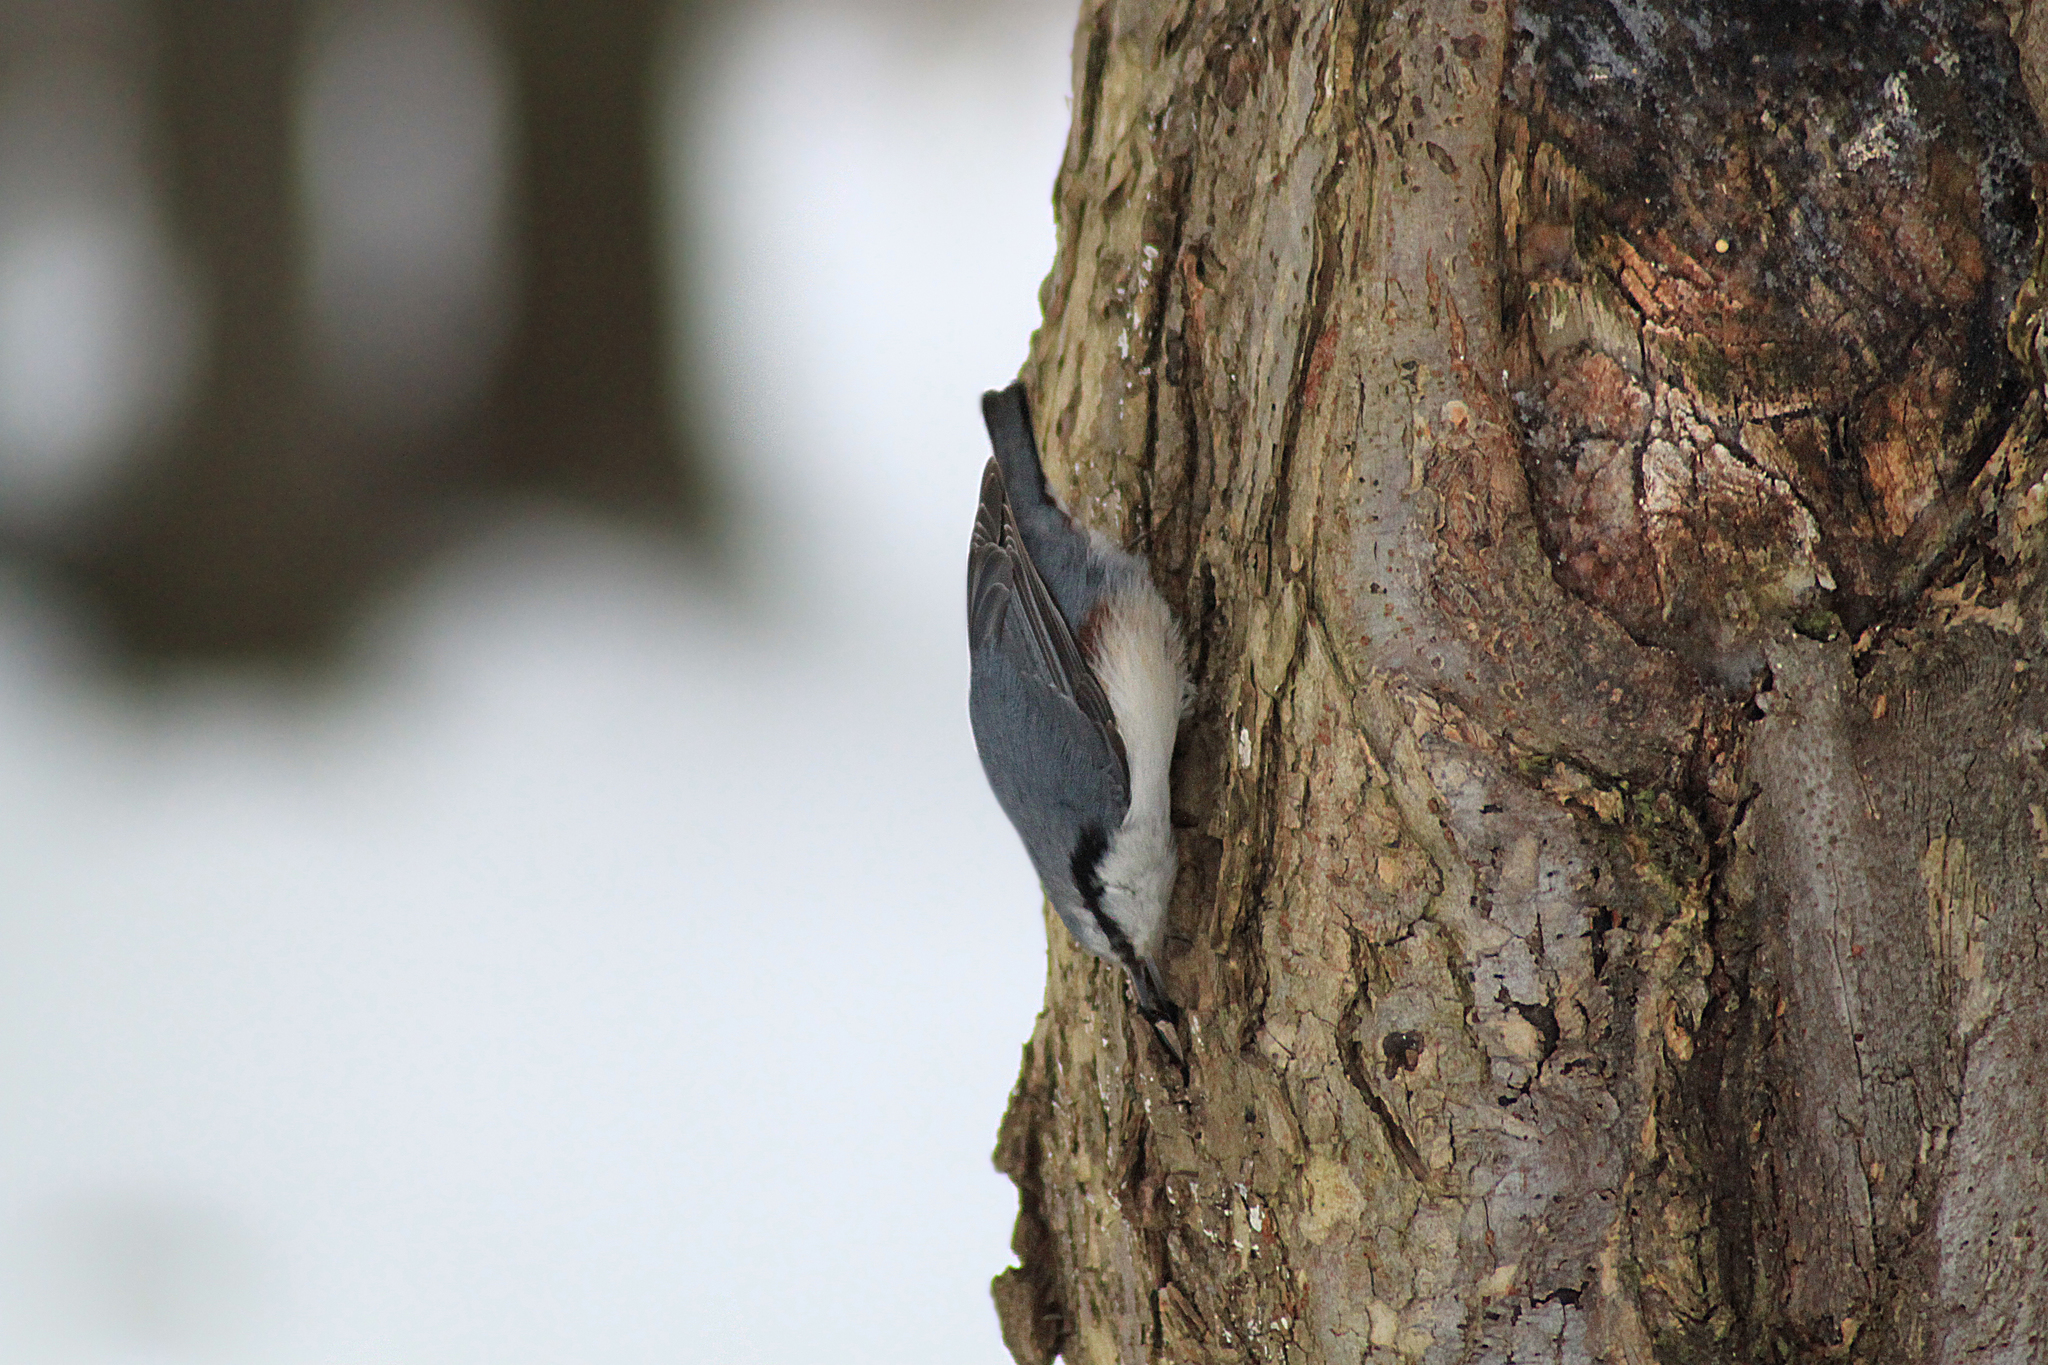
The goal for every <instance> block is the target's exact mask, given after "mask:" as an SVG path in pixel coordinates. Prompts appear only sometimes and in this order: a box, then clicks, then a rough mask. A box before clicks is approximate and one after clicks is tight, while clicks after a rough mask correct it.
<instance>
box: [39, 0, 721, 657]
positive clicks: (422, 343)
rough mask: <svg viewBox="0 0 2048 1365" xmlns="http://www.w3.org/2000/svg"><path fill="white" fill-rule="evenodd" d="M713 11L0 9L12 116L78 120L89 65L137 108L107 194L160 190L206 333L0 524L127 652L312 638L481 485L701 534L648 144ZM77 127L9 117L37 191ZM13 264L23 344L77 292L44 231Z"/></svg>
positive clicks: (199, 653) (378, 6)
mask: <svg viewBox="0 0 2048 1365" xmlns="http://www.w3.org/2000/svg"><path fill="white" fill-rule="evenodd" d="M710 8H711V7H710V6H708V5H706V4H702V3H697V0H691V2H690V3H686V4H684V5H681V6H677V5H672V4H667V3H661V2H660V0H621V2H620V3H610V4H604V5H579V4H573V3H566V0H501V2H500V3H497V4H476V5H471V4H465V3H460V2H459V0H342V2H341V3H336V4H331V5H315V4H307V3H299V2H298V0H146V3H140V4H137V5H132V6H130V5H122V4H116V3H111V0H109V2H108V3H93V4H83V5H78V4H63V3H56V0H10V2H9V3H5V4H0V33H4V36H5V38H6V42H5V44H4V49H0V50H4V51H5V52H7V53H8V54H9V55H8V56H7V57H6V58H5V59H0V84H4V85H5V86H6V87H7V88H8V89H9V90H28V91H30V92H31V94H32V95H35V98H24V99H20V100H14V101H11V102H10V103H9V104H8V105H7V106H5V107H8V108H14V107H16V106H19V108H18V109H17V112H18V113H19V112H21V110H25V111H26V112H25V113H22V116H21V117H20V118H18V119H17V120H16V123H17V126H18V127H26V128H30V131H31V132H33V127H32V125H34V126H40V125H38V124H37V119H38V118H39V117H40V118H41V119H42V122H43V123H45V124H52V125H53V126H56V127H58V128H59V131H60V134H61V130H62V128H63V127H65V126H70V125H67V124H66V123H65V120H66V119H67V118H70V119H72V121H73V123H77V122H78V120H79V119H80V118H82V119H84V121H85V122H90V119H91V117H92V115H91V112H90V109H89V108H88V109H86V112H85V113H84V114H80V113H79V110H78V109H74V108H73V107H72V104H67V103H66V102H67V101H71V102H72V103H74V104H75V103H77V100H78V96H77V95H76V94H75V92H74V91H73V90H72V89H71V88H70V87H71V86H73V85H75V84H76V83H77V81H78V80H79V79H82V78H84V77H82V76H81V74H80V73H85V76H90V75H92V74H93V73H99V74H100V75H101V76H105V75H106V73H109V72H111V73H113V84H114V85H115V86H116V87H117V89H116V93H115V95H114V96H113V102H114V103H115V104H119V103H120V102H121V101H122V99H124V98H126V99H129V100H131V101H132V102H133V103H134V104H136V105H138V106H139V110H138V111H136V112H135V113H134V116H133V118H132V119H131V122H132V123H133V124H134V125H135V130H136V133H135V136H134V137H133V138H131V140H139V154H138V155H136V156H135V157H134V158H133V162H132V165H131V167H130V169H131V170H132V171H134V172H137V173H139V175H140V178H141V179H142V180H143V181H144V182H145V184H144V185H141V186H131V187H128V188H126V189H125V190H122V191H120V192H121V193H123V194H126V195H129V196H135V195H143V196H148V195H150V193H151V190H152V188H153V190H154V195H155V197H157V198H158V199H160V202H161V209H160V212H161V214H162V216H163V219H164V222H163V229H164V236H165V237H166V238H167V241H168V245H169V249H170V253H171V254H170V257H169V260H170V262H171V263H172V264H175V266H177V267H178V269H180V270H181V271H182V272H183V276H184V284H185V288H186V295H187V297H188V300H189V305H190V307H189V313H190V315H191V319H192V325H191V327H190V329H189V330H190V331H191V333H192V334H193V336H194V338H195V339H194V340H193V341H192V342H191V343H190V344H189V346H188V348H187V349H188V350H189V351H190V353H191V355H190V359H189V361H188V362H187V366H186V374H185V377H184V382H183V384H182V386H178V385H173V387H181V388H182V392H181V393H180V394H179V395H178V396H177V397H176V398H175V399H168V400H165V401H164V402H163V403H162V404H161V406H162V408H163V410H164V411H163V415H162V417H161V420H159V421H157V422H156V423H155V424H154V425H151V424H149V423H137V424H135V432H134V434H133V435H132V437H131V439H129V440H127V441H126V442H125V444H123V445H122V448H121V449H120V450H118V451H117V452H116V453H114V454H112V455H105V456H103V458H104V460H105V463H106V468H105V470H104V471H102V472H101V474H100V476H99V477H98V478H97V479H96V480H93V481H91V482H92V487H91V489H90V492H89V494H88V495H81V496H76V497H73V498H71V499H69V500H68V502H67V503H66V505H65V506H64V507H63V508H62V509H61V513H60V514H50V513H48V512H47V509H46V510H45V514H43V515H31V514H30V512H31V509H30V508H29V507H28V506H27V504H26V502H21V503H17V505H16V506H14V507H11V508H10V507H8V506H7V505H6V504H7V502H8V501H10V499H9V498H8V496H7V492H8V490H7V488H6V485H5V483H4V481H0V521H4V522H5V529H4V535H5V541H6V544H7V547H8V548H9V549H10V550H11V551H12V552H13V553H14V554H15V555H16V556H17V557H18V558H21V559H25V560H27V561H28V562H30V563H33V564H36V565H40V566H45V567H48V568H51V569H54V570H55V571H56V572H57V574H58V576H59V577H60V579H61V580H62V581H64V582H66V583H68V584H70V585H72V586H73V587H75V588H77V589H80V590H82V597H83V599H84V600H85V601H87V602H89V603H91V604H92V606H93V608H94V609H95V611H96V613H97V614H98V615H99V616H100V618H101V619H102V620H103V622H104V623H105V624H106V625H107V626H109V627H110V628H111V631H112V635H113V638H114V640H115V641H116V643H117V644H118V646H119V647H120V648H121V649H122V651H123V652H124V653H125V654H126V655H127V656H128V657H129V658H131V659H132V660H136V661H140V662H149V661H160V660H168V659H176V658H201V659H207V658H212V659H222V658H270V659H284V660H304V659H309V658H318V657H319V656H321V655H323V654H326V653H328V652H331V651H332V650H333V649H334V648H335V647H336V646H337V645H338V644H339V643H340V642H341V641H342V639H343V638H344V636H345V635H346V632H347V631H348V629H349V627H350V625H351V623H352V622H353V621H354V620H355V619H356V617H357V616H358V614H359V613H360V611H361V610H362V609H363V608H364V607H365V606H366V605H368V604H369V603H370V602H371V601H372V600H373V596H374V594H375V593H376V592H377V591H378V589H379V588H380V587H381V586H383V585H386V584H388V583H390V582H392V581H393V580H394V579H395V578H397V577H398V576H400V575H402V574H403V573H405V572H406V571H407V570H409V569H411V568H412V567H414V566H416V565H417V564H419V563H420V562H422V560H423V559H424V558H425V557H426V556H427V555H429V554H431V553H432V552H433V551H434V549H435V548H436V547H437V546H439V545H441V544H443V543H445V542H446V540H447V538H448V537H449V535H450V533H451V531H452V530H453V529H454V528H455V527H457V526H458V525H459V524H460V520H461V509H462V508H463V507H464V506H465V505H466V504H467V503H468V502H470V501H471V500H472V499H473V497H474V495H476V494H479V493H487V492H492V491H513V492H518V493H523V494H538V495H541V496H545V497H553V498H561V499H568V500H572V501H574V502H577V503H581V504H585V505H588V506H591V507H594V508H597V509H600V510H602V511H603V512H605V513H607V514H616V515H623V516H627V517H630V518H632V519H633V520H635V521H638V522H640V523H643V524H646V525H649V526H653V527H658V528H663V529H665V530H667V531H669V532H672V533H675V534H677V535H679V536H684V537H696V536H697V535H698V533H701V532H702V531H704V530H705V528H706V526H707V524H708V512H707V508H708V505H709V493H708V489H707V481H706V479H705V477H704V475H703V462H702V460H701V459H700V458H699V456H698V454H697V452H696V451H695V450H694V449H693V448H692V447H691V445H690V443H689V442H688V441H687V440H685V439H684V438H683V436H682V434H681V431H682V423H681V421H680V415H681V404H680V402H679V395H678V394H677V392H676V377H677V374H678V367H677V366H676V364H675V363H674V360H673V354H674V352H675V349H676V342H677V327H678V324H677V321H676V317H675V310H674V309H673V308H672V305H673V303H674V301H675V299H676V294H675V291H674V286H673V282H672V281H671V280H670V279H668V274H669V272H668V271H666V270H665V269H664V268H663V266H664V251H663V245H662V241H663V239H662V226H661V221H660V215H659V214H658V208H659V194H658V183H659V182H658V175H657V165H656V162H655V152H656V146H657V133H658V130H659V119H660V114H661V107H660V106H661V100H660V95H661V93H662V91H663V88H664V87H663V79H662V78H663V77H664V76H665V75H666V71H665V69H664V65H665V63H664V58H665V57H667V56H668V55H670V54H672V53H674V52H675V51H677V50H678V48H679V46H686V45H687V44H688V43H689V41H690V34H691V32H692V31H693V29H694V26H695V25H697V24H699V23H700V22H701V21H702V18H703V17H704V15H705V14H706V13H707V12H708V10H709V9H710ZM124 76H125V77H126V78H127V79H128V80H129V81H130V82H131V83H132V85H133V86H134V89H135V90H137V91H139V92H140V94H139V96H138V95H134V94H132V93H130V94H126V95H124V94H122V93H121V92H120V91H119V89H118V87H119V85H120V78H121V77H124ZM102 83H103V84H104V83H105V82H104V81H102ZM37 92H40V93H39V94H38V93H37ZM38 101H40V102H38ZM87 104H88V105H89V104H90V101H87ZM80 107H81V108H84V107H85V106H80ZM67 110H69V111H70V112H69V113H67V112H66V111H67ZM52 111H55V112H52ZM74 116H77V117H74ZM67 136H69V135H68V134H63V135H57V136H54V138H53V139H46V140H45V141H46V143H47V144H48V145H45V146H41V147H38V146H36V145H32V144H34V141H35V139H34V138H33V137H28V138H27V139H26V143H27V144H31V145H26V146H25V149H24V150H22V154H21V155H20V156H18V157H16V158H15V160H16V161H17V162H20V163H22V166H23V167H26V170H25V171H24V175H25V176H26V177H27V178H26V181H22V177H17V181H21V182H22V184H23V185H24V187H25V188H26V189H27V190H28V191H30V192H31V194H32V192H33V190H34V188H35V174H36V173H39V172H36V167H38V166H41V167H43V168H44V170H45V171H47V168H48V166H49V165H60V164H61V163H63V162H64V161H65V160H66V159H67V155H68V153H67V150H66V149H67V148H68V147H69V146H70V143H69V142H67V141H66V137H67ZM9 140H10V139H9V136H8V134H7V132H6V131H5V130H4V129H0V142H7V141H9ZM74 140H75V139H74ZM11 141H12V142H13V143H14V144H17V146H20V145H22V144H24V138H22V137H15V138H12V139H11ZM5 162H6V158H5V156H4V154H0V172H4V171H5V169H6V165H5ZM45 179H47V175H45ZM6 194H7V191H6V190H0V196H4V195H6ZM21 197H22V195H21V194H20V192H19V191H17V192H16V193H15V195H14V198H15V199H16V200H17V202H18V201H19V200H20V199H21ZM15 217H16V219H21V220H23V221H28V219H24V218H23V215H22V214H16V215H15ZM29 218H30V219H32V218H33V215H29ZM55 221H56V222H57V224H58V226H57V227H55V228H53V229H51V231H53V232H55V233H57V234H59V236H60V237H61V235H62V234H63V233H65V232H70V231H76V230H77V223H76V222H75V221H73V220H65V219H62V218H61V217H60V218H59V219H57V220H55ZM46 226H47V225H46ZM46 235H47V234H46ZM45 254H46V256H47V257H48V258H49V259H54V260H67V259H71V257H70V256H68V255H66V248H65V245H64V243H63V242H62V241H61V240H58V241H56V242H54V243H52V245H51V249H50V250H49V251H48V252H46V253H45ZM93 259H97V258H87V263H88V265H90V263H91V260H93ZM158 264H159V265H162V264H163V262H159V263H158ZM13 268H14V273H15V275H16V276H21V277H23V278H22V279H21V281H20V288H19V289H18V290H17V291H16V292H17V293H25V295H26V296H28V297H32V298H45V296H46V295H48V296H49V297H48V298H47V299H46V300H45V301H46V305H47V306H46V307H45V309H44V312H43V314H41V315H40V317H39V316H38V315H37V314H36V313H35V310H34V309H32V308H31V309H28V310H26V311H25V312H23V313H21V314H20V315H19V318H18V320H17V322H16V324H15V327H14V331H15V332H16V333H17V334H18V335H17V337H16V340H17V350H18V351H25V352H26V353H27V354H28V355H30V357H31V358H32V357H33V355H34V352H35V350H36V348H38V347H41V346H42V345H44V344H45V338H46V336H47V335H48V334H49V333H51V332H53V331H61V330H62V329H64V328H66V327H69V326H71V325H72V324H73V322H74V321H76V319H75V317H74V316H73V315H74V314H75V313H76V312H77V309H78V305H77V303H76V302H75V301H73V302H71V303H69V304H67V303H66V302H65V301H64V298H63V296H62V295H61V293H59V294H55V295H51V294H50V292H49V291H50V286H51V284H52V278H53V277H52V276H51V273H50V270H49V268H48V267H47V266H45V265H42V264H39V258H37V257H36V256H35V255H34V253H29V254H27V255H26V256H24V255H22V254H21V253H19V252H17V253H16V259H15V262H14V267H13ZM85 273H86V274H87V275H88V276H90V275H91V270H90V269H87V270H86V272H85ZM30 276H33V277H34V278H30ZM38 291H41V292H38ZM171 293H172V295H173V296H174V295H175V290H173V291H171ZM4 302H5V301H4V299H0V307H4ZM112 312H113V314H114V316H115V317H117V318H118V317H119V316H120V312H121V310H120V309H119V308H115V309H113V310H112ZM109 344H111V343H109ZM131 344H133V345H142V344H144V343H142V342H133V343H131ZM60 349H61V348H60ZM88 349H89V348H88ZM103 349H104V348H103ZM51 363H52V364H54V363H55V361H52V362H51ZM17 368H20V367H19V366H17ZM31 368H32V367H31ZM172 368H175V366H173V367H172ZM166 382H169V381H166ZM17 387H22V385H21V384H18V385H17ZM27 387H28V388H30V389H31V390H32V389H33V387H34V386H33V385H32V384H30V385H28V386H27ZM23 401H24V402H25V403H27V404H28V405H29V406H31V407H33V405H34V403H35V401H36V398H35V394H34V393H33V392H32V391H31V392H29V393H28V394H26V395H25V396H24V400H23ZM109 401H111V400H109ZM19 454H20V453H19V452H18V451H13V452H11V451H4V450H0V461H5V460H6V459H8V458H16V457H19Z"/></svg>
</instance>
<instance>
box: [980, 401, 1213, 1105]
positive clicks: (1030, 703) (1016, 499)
mask: <svg viewBox="0 0 2048 1365" xmlns="http://www.w3.org/2000/svg"><path fill="white" fill-rule="evenodd" d="M981 415H982V420H983V421H985V422H986V423H987V424H988V434H989V440H990V442H991V443H992V444H993V445H994V446H995V457H994V458H993V459H991V460H990V461H989V462H988V468H987V469H985V470H984V471H983V472H982V476H981V506H980V507H979V509H977V510H976V512H975V515H974V538H973V540H972V542H970V544H969V546H968V551H967V646H968V655H969V658H970V660H971V663H972V681H971V682H970V683H969V684H968V693H967V711H968V715H969V717H970V719H971V720H972V721H973V724H974V744H975V747H976V748H977V749H979V750H980V751H981V766H982V770H983V771H984V772H986V773H987V774H988V784H989V786H991V787H992V788H994V789H995V794H996V800H997V801H998V802H1000V803H1001V805H1002V808H1003V813H1004V814H1006V815H1008V816H1009V817H1010V823H1011V824H1013V825H1015V826H1016V827H1017V833H1018V834H1019V835H1020V836H1021V837H1022V838H1023V840H1024V848H1025V851H1026V852H1028V853H1029V854H1030V855H1031V863H1032V866H1033V867H1035V868H1036V869H1037V870H1038V879H1039V881H1040V883H1041V884H1043V886H1044V888H1045V895H1046V898H1047V899H1048V900H1050V901H1051V902H1052V907H1053V909H1054V910H1056V911H1058V912H1059V917H1060V918H1061V919H1062V920H1063V921H1065V923H1066V926H1067V929H1068V930H1069V932H1071V933H1072V934H1073V936H1074V938H1075V940H1076V941H1077V942H1078V943H1080V945H1081V946H1082V947H1083V948H1086V949H1087V950H1088V951H1089V952H1091V953H1093V954H1095V955H1096V956H1097V957H1100V958H1103V959H1106V960H1107V961H1110V962H1114V963H1117V964H1119V965H1120V966H1122V967H1123V969H1124V970H1125V971H1126V972H1128V973H1129V974H1130V978H1131V989H1132V991H1133V993H1134V994H1135V995H1136V996H1137V1001H1138V1009H1139V1011H1140V1012H1141V1013H1142V1014H1143V1015H1144V1016H1145V1018H1146V1020H1147V1021H1148V1022H1150V1023H1151V1024H1152V1026H1153V1030H1154V1032H1155V1033H1158V1029H1159V1025H1160V1024H1161V1023H1162V1022H1165V1023H1175V1024H1177V1023H1178V1022H1179V1020H1180V1010H1179V1009H1178V1008H1177V1007H1176V1006H1175V1005H1174V1003H1173V1001H1172V999H1171V998H1169V997H1168V995H1167V993H1166V987H1165V984H1164V982H1163V980H1162V979H1161V976H1160V971H1159V950H1160V947H1161V945H1162V943H1163V941H1164V939H1165V936H1166V902H1167V898H1168V897H1169V896H1170V895H1171V894H1172V892H1173V874H1174V868H1175V865H1176V860H1175V854H1174V844H1173V826H1172V824H1171V822H1170V820H1169V818H1168V802H1167V780H1168V772H1167V770H1168V768H1169V767H1170V766H1171V764H1172V762H1173V742H1174V736H1175V735H1176V733H1177V732H1178V731H1179V729H1180V717H1181V711H1182V709H1183V708H1184V705H1185V702H1186V697H1187V692H1188V682H1187V665H1186V659H1185V654H1186V651H1185V648H1184V647H1183V645H1182V642H1181V633H1180V626H1179V624H1178V623H1177V622H1176V621H1175V620H1174V619H1173V612H1172V610H1171V609H1170V608H1168V606H1167V605H1166V600H1165V599H1164V598H1162V597H1161V596H1160V595H1159V590H1158V589H1157V588H1155V587H1153V586H1152V574H1151V571H1150V570H1149V569H1147V568H1146V566H1145V561H1144V560H1142V559H1139V558H1138V557H1137V556H1136V555H1132V554H1129V553H1127V552H1125V551H1124V550H1121V549H1119V548H1117V547H1116V546H1115V545H1113V544H1111V543H1110V541H1109V540H1108V539H1107V538H1106V537H1105V536H1103V535H1102V534H1101V533H1099V532H1093V531H1087V532H1084V531H1083V530H1081V528H1079V527H1078V526H1076V525H1075V524H1074V521H1073V519H1072V518H1071V517H1069V516H1068V515H1067V514H1066V513H1065V512H1064V511H1062V510H1061V509H1060V507H1059V506H1058V504H1056V503H1055V502H1054V501H1053V500H1052V497H1051V495H1050V494H1049V493H1048V492H1047V490H1046V484H1045V473H1044V471H1043V470H1042V469H1040V468H1039V463H1038V446H1037V443H1036V442H1035V441H1033V439H1032V436H1031V408H1030V404H1029V402H1028V401H1027V400H1026V398H1025V395H1024V386H1023V385H1022V384H1021V383H1020V384H1012V385H1011V386H1010V387H1009V388H1007V389H1004V390H1002V391H1001V392H991V393H986V394H983V395H982V399H981ZM1159 1038H1160V1042H1161V1043H1162V1044H1163V1045H1165V1046H1166V1049H1167V1051H1168V1052H1169V1053H1171V1054H1173V1057H1174V1060H1175V1062H1176V1064H1181V1065H1183V1066H1184V1064H1183V1063H1181V1059H1180V1054H1179V1053H1177V1052H1175V1051H1174V1049H1173V1047H1172V1045H1171V1044H1170V1043H1166V1039H1165V1035H1164V1034H1159Z"/></svg>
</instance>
